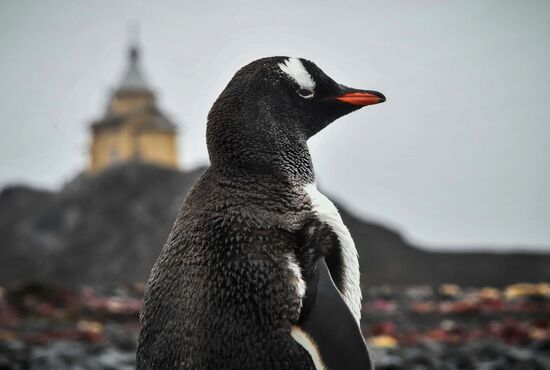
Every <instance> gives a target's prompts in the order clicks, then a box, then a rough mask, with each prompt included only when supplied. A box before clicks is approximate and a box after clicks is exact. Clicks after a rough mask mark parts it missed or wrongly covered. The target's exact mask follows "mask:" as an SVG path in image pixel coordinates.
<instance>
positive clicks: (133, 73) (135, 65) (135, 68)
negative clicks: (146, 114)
mask: <svg viewBox="0 0 550 370" xmlns="http://www.w3.org/2000/svg"><path fill="white" fill-rule="evenodd" d="M130 26H133V27H130ZM128 34H129V39H130V42H129V44H130V48H129V50H128V65H127V67H126V72H125V73H124V76H123V78H122V81H121V82H120V85H119V87H118V89H117V91H119V92H127V91H130V92H135V91H150V89H149V86H148V85H147V83H146V81H145V78H144V77H143V73H142V72H141V67H140V50H139V46H138V38H139V36H138V34H139V28H138V26H137V25H135V24H134V25H129V30H128Z"/></svg>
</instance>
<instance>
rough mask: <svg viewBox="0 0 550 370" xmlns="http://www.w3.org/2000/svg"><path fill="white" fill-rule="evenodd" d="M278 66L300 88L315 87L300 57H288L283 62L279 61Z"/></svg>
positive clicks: (312, 88)
mask: <svg viewBox="0 0 550 370" xmlns="http://www.w3.org/2000/svg"><path fill="white" fill-rule="evenodd" d="M279 68H281V71H283V72H284V73H286V74H287V75H288V76H289V77H290V78H291V79H292V80H294V81H295V82H296V83H297V84H298V86H300V88H302V89H307V90H312V91H313V90H314V89H315V81H314V80H313V78H312V77H311V75H310V74H309V73H308V71H307V70H306V68H305V67H304V65H303V64H302V62H301V61H300V59H298V58H294V57H292V58H288V59H287V60H286V61H285V62H284V63H279Z"/></svg>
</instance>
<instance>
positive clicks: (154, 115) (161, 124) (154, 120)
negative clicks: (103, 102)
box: [92, 106, 176, 132]
mask: <svg viewBox="0 0 550 370" xmlns="http://www.w3.org/2000/svg"><path fill="white" fill-rule="evenodd" d="M141 115H144V116H145V117H146V118H145V119H144V122H143V124H141V125H140V126H139V128H138V130H139V131H156V130H159V131H172V132H173V131H176V125H175V124H174V123H173V122H172V121H170V119H168V117H166V116H165V115H164V114H163V113H162V112H161V111H160V110H159V109H158V108H157V107H155V106H153V107H146V108H143V109H138V110H135V111H132V112H128V113H125V114H117V115H108V116H106V117H104V118H103V119H101V120H99V121H96V122H94V123H92V129H93V130H95V129H98V128H101V127H108V126H110V127H112V128H115V127H116V126H119V125H121V124H122V123H124V122H125V121H127V120H129V119H131V118H132V116H141Z"/></svg>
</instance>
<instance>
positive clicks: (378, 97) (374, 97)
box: [335, 90, 386, 106]
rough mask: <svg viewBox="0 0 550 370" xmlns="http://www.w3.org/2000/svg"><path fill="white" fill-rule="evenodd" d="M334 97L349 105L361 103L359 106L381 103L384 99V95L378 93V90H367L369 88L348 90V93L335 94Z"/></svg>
mask: <svg viewBox="0 0 550 370" xmlns="http://www.w3.org/2000/svg"><path fill="white" fill-rule="evenodd" d="M335 99H336V100H339V101H341V102H344V103H348V104H351V105H361V106H365V105H373V104H378V103H383V102H385V101H386V97H385V96H384V95H383V94H382V93H379V92H378V91H369V90H365V91H355V92H349V93H346V94H343V95H340V96H337V97H336V98H335Z"/></svg>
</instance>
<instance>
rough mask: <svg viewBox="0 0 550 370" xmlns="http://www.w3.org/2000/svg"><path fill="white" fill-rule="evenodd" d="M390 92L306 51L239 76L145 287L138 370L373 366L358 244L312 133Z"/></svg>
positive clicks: (222, 100) (216, 112)
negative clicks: (348, 78) (340, 73)
mask: <svg viewBox="0 0 550 370" xmlns="http://www.w3.org/2000/svg"><path fill="white" fill-rule="evenodd" d="M385 100H386V98H385V97H384V95H383V94H381V93H379V92H377V91H372V90H359V89H354V88H350V87H347V86H344V85H341V84H339V83H337V82H335V81H334V80H333V79H332V78H330V77H329V76H328V75H326V74H325V73H324V72H323V71H322V70H321V69H320V68H319V67H317V66H316V65H315V64H314V63H313V62H311V61H309V60H306V59H302V58H296V57H268V58H263V59H259V60H256V61H253V62H251V63H250V64H248V65H246V66H244V67H243V68H241V69H240V70H239V71H238V72H237V73H236V74H235V76H234V77H233V78H232V79H231V81H230V82H229V83H228V85H227V86H226V87H225V89H224V90H223V91H222V93H221V94H220V95H219V97H218V98H217V100H216V101H215V103H214V105H213V106H212V108H211V110H210V112H209V114H208V119H207V130H206V139H207V147H208V153H209V157H210V166H209V167H208V169H207V170H206V171H205V172H204V173H203V175H202V176H201V177H200V178H199V179H198V180H197V182H196V184H195V185H194V186H193V188H192V189H191V190H190V192H189V193H188V195H187V196H186V199H185V201H184V204H183V206H182V208H181V210H180V212H179V214H178V215H177V217H176V220H175V223H174V226H173V228H172V231H171V233H170V235H169V237H168V240H167V242H166V244H165V246H164V248H163V250H162V252H161V253H160V256H159V257H158V259H157V261H156V263H155V265H154V267H153V269H152V271H151V275H150V277H149V280H148V282H147V285H146V289H145V294H144V295H145V296H144V302H143V308H142V312H141V314H140V331H139V337H138V349H137V355H136V361H137V369H138V370H152V369H155V370H164V369H205V370H206V369H240V370H242V369H274V370H275V369H285V370H288V369H301V370H303V369H324V370H340V369H347V370H353V369H371V368H372V362H371V359H370V356H369V352H368V348H367V346H366V344H365V341H364V339H363V337H362V335H361V331H360V328H359V320H360V314H361V288H360V285H359V263H358V257H357V250H356V248H355V245H354V243H353V239H352V237H351V235H350V232H349V231H348V229H347V227H346V226H345V225H344V224H343V222H342V218H341V217H340V215H339V213H338V210H337V209H336V207H335V206H334V204H333V203H332V202H331V201H330V200H329V199H328V198H327V197H326V196H324V195H323V194H322V193H320V192H319V190H318V189H317V187H316V185H315V176H314V171H313V165H312V160H311V156H310V153H309V150H308V146H307V140H308V139H309V138H310V137H312V136H313V135H315V134H316V133H318V132H319V131H321V130H322V129H323V128H325V127H326V126H327V125H328V124H330V123H331V122H333V121H335V120H336V119H337V118H339V117H342V116H344V115H346V114H349V113H351V112H353V111H355V110H358V109H360V108H362V107H365V106H368V105H373V104H378V103H382V102H384V101H385Z"/></svg>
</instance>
